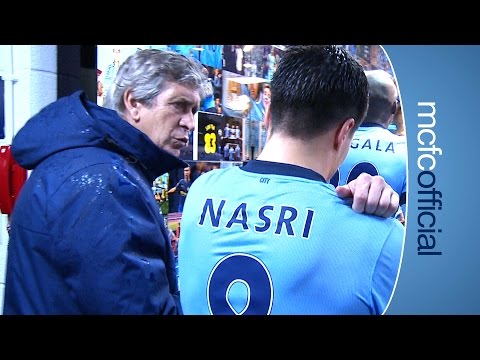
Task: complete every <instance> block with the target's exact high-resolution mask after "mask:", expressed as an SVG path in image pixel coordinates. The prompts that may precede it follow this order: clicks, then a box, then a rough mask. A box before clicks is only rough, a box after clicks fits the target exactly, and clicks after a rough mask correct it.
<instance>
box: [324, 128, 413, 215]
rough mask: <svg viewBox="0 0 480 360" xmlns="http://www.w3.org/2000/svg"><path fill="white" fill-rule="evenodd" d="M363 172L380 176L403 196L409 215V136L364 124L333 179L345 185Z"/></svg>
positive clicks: (401, 204)
mask: <svg viewBox="0 0 480 360" xmlns="http://www.w3.org/2000/svg"><path fill="white" fill-rule="evenodd" d="M362 172H367V173H369V174H370V175H380V176H382V177H383V178H384V179H385V181H386V182H387V183H388V184H389V185H390V186H391V187H392V189H393V190H395V191H396V192H397V193H398V195H399V196H400V206H401V208H402V211H403V213H404V214H406V202H407V142H406V137H405V136H399V135H395V134H392V133H391V132H390V131H389V130H387V129H385V128H384V127H382V126H381V125H378V124H374V123H367V124H362V126H360V127H359V128H358V129H357V131H356V132H355V135H354V136H353V139H352V143H351V145H350V149H349V151H348V154H347V157H346V158H345V161H344V162H343V163H342V165H341V166H340V168H339V174H338V173H337V174H335V176H334V177H333V178H332V180H331V181H330V182H331V183H332V184H333V185H334V186H336V185H337V182H338V185H345V184H347V183H349V182H350V181H352V180H354V179H356V178H357V176H358V175H360V174H361V173H362Z"/></svg>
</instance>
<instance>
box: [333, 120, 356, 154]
mask: <svg viewBox="0 0 480 360" xmlns="http://www.w3.org/2000/svg"><path fill="white" fill-rule="evenodd" d="M354 126H355V119H354V118H348V119H347V120H345V121H344V122H343V123H342V124H340V125H338V127H337V130H336V132H335V141H334V148H335V150H337V151H338V150H339V149H340V148H341V147H342V145H343V143H344V142H345V141H347V140H348V139H349V137H350V135H351V132H352V130H353V127H354Z"/></svg>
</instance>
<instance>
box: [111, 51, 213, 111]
mask: <svg viewBox="0 0 480 360" xmlns="http://www.w3.org/2000/svg"><path fill="white" fill-rule="evenodd" d="M203 68H204V67H203V65H202V64H200V63H199V62H198V61H197V60H196V59H194V58H188V57H185V56H183V55H181V54H179V53H177V52H173V51H167V50H158V49H144V50H139V51H137V52H136V53H134V54H132V55H130V56H129V57H128V58H127V59H126V60H125V61H124V62H123V64H122V65H121V66H120V68H119V69H118V73H117V75H116V77H115V80H114V81H113V83H112V85H111V87H110V88H109V89H108V90H107V96H106V98H105V101H104V103H103V106H104V107H106V108H109V109H112V110H115V111H117V112H118V113H123V112H124V111H125V104H124V102H123V94H124V93H125V91H127V89H131V91H132V95H133V97H134V98H135V99H136V100H138V101H139V102H141V103H142V104H144V105H145V106H147V107H150V106H153V105H154V101H155V98H156V97H157V95H158V94H160V93H161V92H162V91H163V90H164V85H165V83H166V82H174V83H177V84H180V85H182V86H185V87H188V88H191V89H194V90H198V92H199V94H200V97H201V98H202V99H203V98H204V97H205V92H204V86H205V82H206V81H207V78H206V76H205V74H204V72H203Z"/></svg>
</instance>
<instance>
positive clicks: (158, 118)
mask: <svg viewBox="0 0 480 360" xmlns="http://www.w3.org/2000/svg"><path fill="white" fill-rule="evenodd" d="M155 100H156V101H155V103H154V104H153V105H152V106H151V107H150V108H148V107H146V106H145V105H143V104H139V105H138V112H139V121H136V122H134V123H133V124H132V125H133V126H135V127H136V128H137V129H139V130H140V131H142V132H143V133H145V134H146V135H147V136H148V137H149V138H150V140H152V142H154V143H155V144H156V145H157V146H158V147H159V148H162V149H164V150H166V151H168V152H170V153H172V154H173V155H176V156H178V155H180V150H181V149H182V148H184V147H185V146H186V145H187V144H188V133H189V131H193V129H194V128H195V122H194V117H193V116H194V114H195V113H196V112H197V111H198V107H199V104H200V95H199V92H198V90H192V89H190V88H186V87H184V86H181V85H178V84H176V83H173V82H170V83H167V84H166V85H165V90H164V91H163V92H161V93H160V94H159V95H158V96H157V97H156V99H155Z"/></svg>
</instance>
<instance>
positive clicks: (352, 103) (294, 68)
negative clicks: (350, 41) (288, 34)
mask: <svg viewBox="0 0 480 360" xmlns="http://www.w3.org/2000/svg"><path fill="white" fill-rule="evenodd" d="M271 85H272V87H271V90H272V101H271V105H270V109H271V131H272V133H275V132H277V131H280V132H285V133H287V134H288V135H290V136H293V137H296V138H302V139H311V138H313V137H314V136H317V135H320V134H322V133H324V132H326V131H328V130H330V129H331V128H333V127H334V126H336V125H337V124H340V123H341V122H343V121H345V120H347V119H348V118H354V119H355V127H354V129H353V130H352V131H354V130H356V129H357V128H358V126H360V124H361V122H362V121H363V119H364V117H365V114H366V112H367V108H368V82H367V78H366V76H365V73H364V71H363V68H362V66H361V65H360V64H359V63H358V62H357V61H355V59H354V58H353V57H352V56H351V55H350V54H349V53H348V52H347V51H346V50H344V49H343V48H340V47H337V46H335V45H295V46H289V47H288V48H287V50H286V52H285V54H284V56H283V57H282V59H281V60H280V62H279V65H278V68H277V70H276V71H275V73H274V75H273V79H272V82H271Z"/></svg>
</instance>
